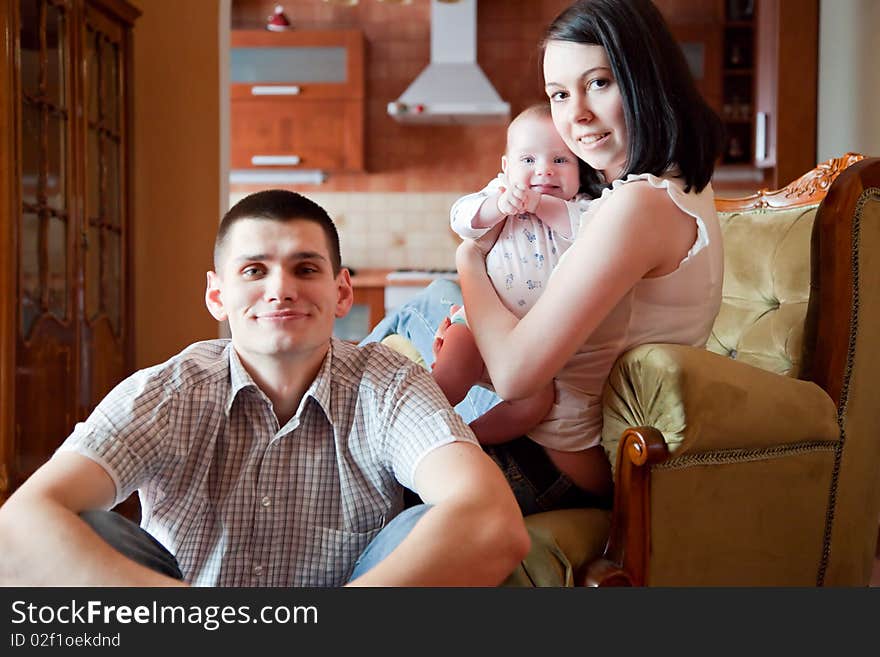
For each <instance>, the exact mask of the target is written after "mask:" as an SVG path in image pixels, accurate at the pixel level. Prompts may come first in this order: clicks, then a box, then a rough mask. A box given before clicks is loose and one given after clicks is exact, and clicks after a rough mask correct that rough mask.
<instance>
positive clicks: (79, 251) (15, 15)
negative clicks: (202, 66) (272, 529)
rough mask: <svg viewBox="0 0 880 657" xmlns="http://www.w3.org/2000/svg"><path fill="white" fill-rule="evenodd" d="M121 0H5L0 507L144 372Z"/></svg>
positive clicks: (0, 14)
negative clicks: (138, 358)
mask: <svg viewBox="0 0 880 657" xmlns="http://www.w3.org/2000/svg"><path fill="white" fill-rule="evenodd" d="M139 14H140V12H139V10H138V9H137V8H135V7H134V6H132V5H130V4H129V3H127V2H124V1H123V0H0V43H2V44H3V47H2V51H0V59H2V61H0V152H2V153H3V154H4V157H3V161H2V163H0V207H2V211H0V217H2V220H0V253H2V257H0V294H2V297H3V304H2V305H0V503H2V502H3V501H4V500H5V499H6V498H7V497H8V496H9V495H10V494H11V492H12V491H13V490H15V488H16V487H17V486H18V485H19V484H20V483H21V482H22V481H24V480H25V479H26V478H27V477H28V476H29V475H30V474H31V473H32V472H33V471H34V470H36V469H37V468H38V467H39V466H40V465H41V464H42V463H43V462H45V461H46V460H47V459H48V458H49V457H50V456H51V455H52V453H53V452H54V451H55V449H56V448H57V447H58V446H59V445H60V444H61V442H62V441H63V440H64V438H65V437H67V435H68V434H69V433H70V432H71V431H72V429H73V427H74V424H75V423H76V422H77V421H79V420H82V419H84V418H85V417H86V416H87V415H88V414H89V412H91V410H92V409H93V408H94V406H95V405H96V404H97V403H98V402H99V401H100V400H101V399H102V398H103V397H104V395H105V394H106V393H107V392H109V390H110V389H111V388H112V387H113V386H114V385H116V384H117V383H118V382H119V381H120V380H121V379H122V378H124V377H125V376H126V375H127V374H129V373H130V372H131V370H132V365H133V339H132V308H131V304H130V299H131V290H132V278H131V258H130V253H131V244H130V240H131V235H132V226H131V202H130V188H131V187H130V182H129V174H130V162H131V148H130V143H131V129H130V120H129V117H130V115H131V93H130V90H131V88H132V80H131V75H130V71H131V57H132V44H131V34H132V29H133V24H134V21H135V19H136V18H137V17H138V15H139Z"/></svg>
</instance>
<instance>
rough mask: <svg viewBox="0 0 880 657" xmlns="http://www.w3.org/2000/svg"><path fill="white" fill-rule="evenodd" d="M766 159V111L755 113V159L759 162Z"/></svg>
mask: <svg viewBox="0 0 880 657" xmlns="http://www.w3.org/2000/svg"><path fill="white" fill-rule="evenodd" d="M766 159H767V112H758V113H757V114H756V115H755V160H757V161H758V162H759V163H761V162H763V161H764V160H766Z"/></svg>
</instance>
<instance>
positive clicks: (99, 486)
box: [0, 452, 183, 586]
mask: <svg viewBox="0 0 880 657" xmlns="http://www.w3.org/2000/svg"><path fill="white" fill-rule="evenodd" d="M115 493H116V488H115V486H114V484H113V480H112V479H111V478H110V476H109V475H108V474H107V472H106V471H105V470H104V468H102V467H101V466H100V465H98V464H97V463H96V462H94V461H92V460H91V459H88V458H86V457H85V456H82V455H80V454H76V453H74V452H61V453H59V454H57V455H55V456H54V457H53V458H51V459H50V460H49V461H48V462H47V463H46V464H44V465H43V466H42V467H41V468H40V469H39V470H37V471H36V472H35V473H34V474H33V476H31V477H30V478H29V479H28V480H27V481H26V482H25V483H24V484H22V486H21V487H20V488H19V489H18V490H17V491H16V492H15V493H14V494H13V495H12V497H10V498H9V500H7V502H6V504H4V505H3V506H2V507H0V554H2V555H3V558H2V559H0V585H4V586H181V585H183V583H182V582H180V581H178V580H174V579H172V578H170V577H166V576H164V575H160V574H159V573H156V572H153V571H152V570H150V569H148V568H146V567H144V566H141V565H139V564H136V563H135V562H133V561H131V560H130V559H128V558H126V557H124V556H122V555H121V554H120V553H119V552H117V551H116V550H114V549H113V548H111V547H110V546H109V545H108V544H107V543H105V542H104V541H103V540H102V539H101V538H99V537H98V535H97V534H95V533H94V532H93V531H92V530H91V528H89V527H88V525H86V523H85V522H83V521H82V520H81V519H80V518H79V515H78V514H79V513H80V512H81V511H85V510H90V509H108V508H110V506H111V505H112V504H113V501H114V498H115Z"/></svg>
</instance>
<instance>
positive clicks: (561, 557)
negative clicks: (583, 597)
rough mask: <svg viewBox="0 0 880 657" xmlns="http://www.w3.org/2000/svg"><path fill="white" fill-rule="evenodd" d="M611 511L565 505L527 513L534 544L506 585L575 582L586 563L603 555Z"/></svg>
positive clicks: (527, 521)
mask: <svg viewBox="0 0 880 657" xmlns="http://www.w3.org/2000/svg"><path fill="white" fill-rule="evenodd" d="M610 527H611V513H610V512H609V511H606V510H604V509H563V510H560V511H546V512H544V513H536V514H534V515H530V516H526V528H527V529H528V531H529V536H530V537H531V539H532V547H531V549H530V550H529V553H528V555H526V558H525V559H523V561H522V563H520V565H519V566H518V567H517V569H516V570H515V571H513V573H512V574H511V575H510V577H508V578H507V580H506V581H505V582H504V586H573V585H574V584H575V583H580V579H581V577H582V575H583V571H584V568H585V567H586V566H587V564H588V563H589V562H590V561H592V560H594V559H597V558H599V557H600V556H602V551H603V550H604V549H605V543H606V542H607V541H608V532H609V530H610Z"/></svg>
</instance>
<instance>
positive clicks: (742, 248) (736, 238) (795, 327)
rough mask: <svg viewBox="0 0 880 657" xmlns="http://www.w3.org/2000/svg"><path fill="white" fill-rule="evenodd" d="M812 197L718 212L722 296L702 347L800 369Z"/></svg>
mask: <svg viewBox="0 0 880 657" xmlns="http://www.w3.org/2000/svg"><path fill="white" fill-rule="evenodd" d="M818 207H819V203H818V202H812V203H809V204H806V205H796V206H795V207H791V208H788V209H785V210H779V209H774V208H769V207H766V208H758V209H749V210H730V211H725V212H720V213H719V216H718V218H719V220H720V223H721V232H722V235H723V236H724V254H725V259H724V285H723V291H722V304H721V310H720V311H719V313H718V317H717V319H716V320H715V325H714V326H713V328H712V334H711V336H710V337H709V342H708V344H707V345H706V348H707V349H709V351H713V352H715V353H717V354H721V355H723V356H728V357H729V358H733V359H736V360H739V361H741V362H744V363H748V364H749V365H754V366H756V367H760V368H762V369H765V370H768V371H770V372H775V373H777V374H784V375H786V376H792V377H799V376H800V366H801V360H802V354H801V350H802V348H803V336H804V322H805V320H806V315H807V302H808V301H809V299H810V263H809V260H808V259H807V258H804V254H805V253H809V250H810V234H811V233H812V230H813V221H814V220H815V218H816V210H817V208H818Z"/></svg>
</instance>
